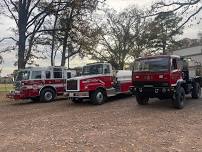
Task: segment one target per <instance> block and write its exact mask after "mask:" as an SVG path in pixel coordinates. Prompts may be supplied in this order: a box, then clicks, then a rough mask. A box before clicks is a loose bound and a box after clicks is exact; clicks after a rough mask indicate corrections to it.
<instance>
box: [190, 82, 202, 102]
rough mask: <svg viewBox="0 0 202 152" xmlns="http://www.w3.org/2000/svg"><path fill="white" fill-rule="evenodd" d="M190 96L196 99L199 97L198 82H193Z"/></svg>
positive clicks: (199, 87)
mask: <svg viewBox="0 0 202 152" xmlns="http://www.w3.org/2000/svg"><path fill="white" fill-rule="evenodd" d="M191 96H192V98H193V99H198V98H200V97H201V86H200V84H199V83H198V82H195V83H194V84H193V89H192V93H191Z"/></svg>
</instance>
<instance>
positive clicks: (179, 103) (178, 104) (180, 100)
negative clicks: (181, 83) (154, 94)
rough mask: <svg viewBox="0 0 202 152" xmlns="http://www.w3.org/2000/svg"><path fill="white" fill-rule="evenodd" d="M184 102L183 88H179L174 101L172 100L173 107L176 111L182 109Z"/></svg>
mask: <svg viewBox="0 0 202 152" xmlns="http://www.w3.org/2000/svg"><path fill="white" fill-rule="evenodd" d="M184 101H185V91H184V88H183V87H180V88H179V89H178V90H177V91H176V93H175V99H174V100H173V105H174V107H175V108H177V109H183V108H184Z"/></svg>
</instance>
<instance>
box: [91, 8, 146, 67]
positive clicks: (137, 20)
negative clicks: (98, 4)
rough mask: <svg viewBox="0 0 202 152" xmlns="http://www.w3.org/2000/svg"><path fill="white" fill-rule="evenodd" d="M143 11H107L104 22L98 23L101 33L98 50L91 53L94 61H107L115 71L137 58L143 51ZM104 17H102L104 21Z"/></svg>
mask: <svg viewBox="0 0 202 152" xmlns="http://www.w3.org/2000/svg"><path fill="white" fill-rule="evenodd" d="M140 14H141V11H139V10H138V9H136V8H131V9H126V10H124V11H122V12H120V13H117V12H116V11H111V10H106V11H105V18H106V20H104V21H102V22H101V21H100V20H98V21H96V23H95V24H96V25H97V27H98V29H100V33H99V36H98V41H99V45H98V48H97V49H96V50H93V51H89V52H88V54H89V55H91V56H92V59H95V60H99V61H107V62H109V63H111V64H112V66H113V67H114V68H115V69H123V68H124V65H125V63H126V62H127V60H129V59H130V58H131V56H133V57H134V58H136V57H137V56H139V54H140V53H141V51H143V46H144V44H145V43H144V39H143V35H144V34H142V33H143V31H144V30H143V29H142V28H143V27H144V26H143V24H142V19H141V17H140ZM103 18H104V17H101V20H103Z"/></svg>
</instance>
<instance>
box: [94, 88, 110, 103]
mask: <svg viewBox="0 0 202 152" xmlns="http://www.w3.org/2000/svg"><path fill="white" fill-rule="evenodd" d="M106 99H107V95H106V93H105V91H103V90H101V89H98V90H96V91H95V92H93V93H92V94H91V99H90V100H91V102H92V103H93V104H95V105H101V104H103V103H104V102H105V101H106Z"/></svg>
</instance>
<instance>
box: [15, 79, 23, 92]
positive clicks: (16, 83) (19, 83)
mask: <svg viewBox="0 0 202 152" xmlns="http://www.w3.org/2000/svg"><path fill="white" fill-rule="evenodd" d="M21 86H22V85H21V82H20V81H15V82H14V88H15V90H17V91H19V90H20V88H21Z"/></svg>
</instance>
